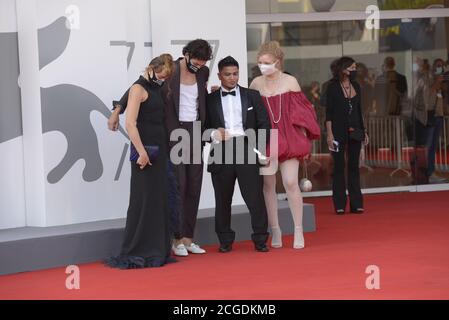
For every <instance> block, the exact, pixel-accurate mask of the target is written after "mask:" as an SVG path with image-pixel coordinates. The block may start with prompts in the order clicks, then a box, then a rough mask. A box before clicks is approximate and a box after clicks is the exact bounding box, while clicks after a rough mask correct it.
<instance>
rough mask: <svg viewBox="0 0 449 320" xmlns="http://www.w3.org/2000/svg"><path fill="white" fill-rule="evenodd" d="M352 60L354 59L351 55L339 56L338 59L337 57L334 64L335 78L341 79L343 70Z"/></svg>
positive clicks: (351, 63)
mask: <svg viewBox="0 0 449 320" xmlns="http://www.w3.org/2000/svg"><path fill="white" fill-rule="evenodd" d="M354 62H355V60H354V59H353V58H351V57H341V58H340V59H338V61H337V63H336V66H335V74H334V75H335V79H336V80H342V78H343V71H344V70H346V69H348V68H349V67H350V66H352V65H353V63H354Z"/></svg>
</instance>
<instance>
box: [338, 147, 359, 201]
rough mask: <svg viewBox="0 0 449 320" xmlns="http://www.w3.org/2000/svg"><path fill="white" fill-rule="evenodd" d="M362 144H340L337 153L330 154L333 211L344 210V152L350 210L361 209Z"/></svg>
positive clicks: (345, 199)
mask: <svg viewBox="0 0 449 320" xmlns="http://www.w3.org/2000/svg"><path fill="white" fill-rule="evenodd" d="M361 148H362V143H361V142H359V141H355V140H351V139H349V141H347V143H346V145H344V144H340V151H339V152H332V157H333V159H334V172H333V179H332V198H333V201H334V207H335V210H338V209H345V208H346V202H347V198H346V183H345V151H346V152H347V160H348V170H347V173H348V179H347V180H348V193H349V203H350V209H351V210H356V209H357V208H363V196H362V191H361V189H360V171H359V157H360V151H361Z"/></svg>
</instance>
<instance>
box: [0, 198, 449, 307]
mask: <svg viewBox="0 0 449 320" xmlns="http://www.w3.org/2000/svg"><path fill="white" fill-rule="evenodd" d="M365 200H366V205H365V206H366V213H365V214H363V215H350V214H346V215H344V216H336V215H334V214H333V213H332V211H331V200H330V199H329V198H321V199H306V201H307V202H312V203H314V204H315V205H316V215H317V231H316V232H314V233H306V234H305V239H306V248H305V249H303V250H294V249H291V246H292V237H290V236H287V237H284V248H282V249H276V250H275V249H272V250H271V251H270V252H269V253H257V252H255V251H254V250H253V247H252V244H251V243H250V242H243V243H238V244H236V245H235V246H234V251H232V252H231V253H228V254H220V253H217V248H216V247H207V248H206V249H208V251H209V253H208V254H206V255H202V256H189V257H187V258H184V259H181V258H180V259H179V260H180V262H178V263H174V264H171V265H168V266H166V267H163V268H158V269H145V270H126V271H120V270H115V269H109V268H106V267H104V266H103V265H101V264H100V263H94V264H86V265H81V266H80V270H81V281H80V285H81V289H80V290H67V289H66V288H65V279H66V276H67V275H66V274H65V269H64V268H58V269H51V270H44V271H38V272H30V273H23V274H17V275H9V276H0V299H2V300H4V299H164V300H166V299H167V300H168V299H182V300H184V299H186V300H195V299H295V300H296V299H449V192H432V193H401V194H387V195H370V196H366V197H365ZM0 263H1V262H0ZM368 265H377V266H378V267H379V268H380V289H379V290H368V289H366V287H365V281H366V278H367V276H368V275H367V274H365V269H366V267H367V266H368Z"/></svg>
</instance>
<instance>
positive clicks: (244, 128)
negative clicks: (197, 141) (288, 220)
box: [206, 56, 271, 253]
mask: <svg viewBox="0 0 449 320" xmlns="http://www.w3.org/2000/svg"><path fill="white" fill-rule="evenodd" d="M218 70H219V73H218V77H219V79H220V81H221V88H220V89H218V90H216V91H215V92H213V93H211V94H209V95H208V96H207V109H206V127H207V128H208V129H213V131H212V133H211V140H212V143H211V153H210V155H209V161H208V162H209V164H208V171H209V172H210V173H211V174H212V183H213V186H214V191H215V231H216V232H217V236H218V239H219V241H220V248H219V251H220V252H223V253H224V252H229V251H231V250H232V243H233V242H234V239H235V232H234V231H233V230H232V229H231V204H232V195H233V193H234V186H235V181H236V179H237V181H238V183H239V186H240V190H241V192H242V196H243V199H244V200H245V203H246V205H247V207H248V209H249V212H250V215H251V225H252V228H253V234H252V237H251V238H252V240H253V242H254V245H255V249H256V250H257V251H260V252H267V251H268V248H267V246H266V241H267V238H268V232H267V228H268V218H267V210H266V207H265V201H264V197H263V191H262V188H263V177H262V176H261V175H260V173H259V169H260V164H259V162H258V160H259V158H258V157H257V155H256V152H255V151H254V149H256V150H257V149H259V150H263V149H265V148H264V147H265V145H266V143H267V141H268V137H269V130H270V129H271V123H270V120H269V118H268V114H267V111H266V109H265V106H264V104H263V101H262V98H261V96H260V94H259V92H258V91H255V90H251V89H247V88H243V87H240V86H239V85H238V80H239V64H238V62H237V61H236V60H235V59H234V58H232V57H230V56H228V57H226V58H224V59H222V60H221V61H220V62H219V63H218ZM260 130H265V133H266V135H265V137H263V132H261V131H260ZM259 133H262V134H260V135H259ZM259 136H262V138H261V139H258V137H259Z"/></svg>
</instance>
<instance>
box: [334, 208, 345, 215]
mask: <svg viewBox="0 0 449 320" xmlns="http://www.w3.org/2000/svg"><path fill="white" fill-rule="evenodd" d="M335 213H336V214H338V215H341V214H345V209H337V210H335Z"/></svg>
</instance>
